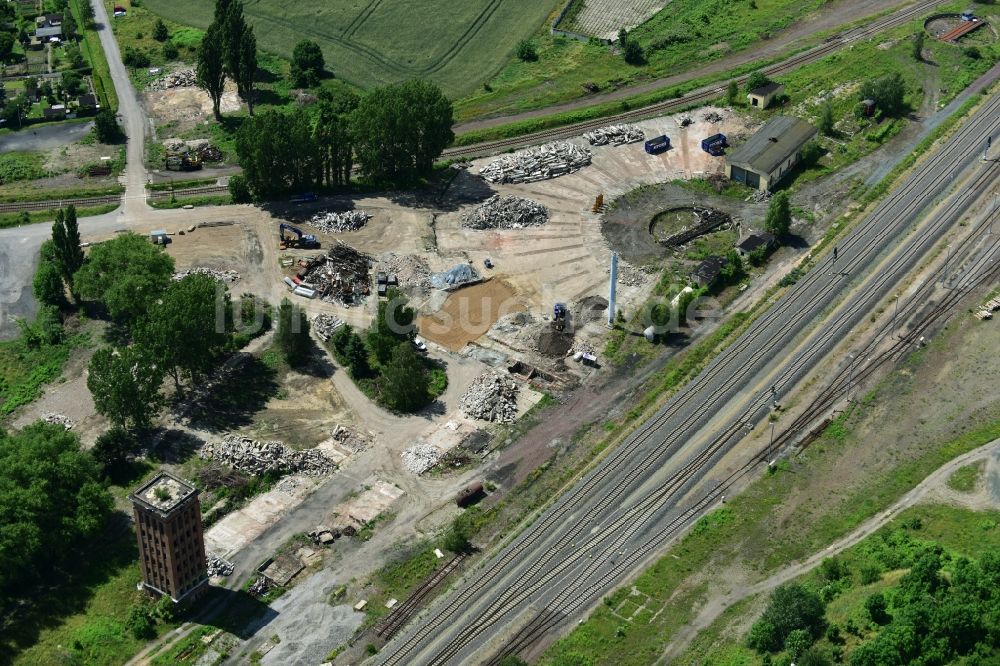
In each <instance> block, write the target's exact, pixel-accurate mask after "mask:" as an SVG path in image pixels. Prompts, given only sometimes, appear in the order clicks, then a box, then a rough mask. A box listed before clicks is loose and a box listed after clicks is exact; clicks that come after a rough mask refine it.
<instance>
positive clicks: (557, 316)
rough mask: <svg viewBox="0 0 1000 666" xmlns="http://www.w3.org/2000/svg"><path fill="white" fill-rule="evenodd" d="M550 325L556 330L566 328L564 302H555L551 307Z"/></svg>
mask: <svg viewBox="0 0 1000 666" xmlns="http://www.w3.org/2000/svg"><path fill="white" fill-rule="evenodd" d="M552 327H553V328H555V329H556V330H557V331H561V330H563V329H564V328H566V304H565V303H556V304H555V307H553V308H552Z"/></svg>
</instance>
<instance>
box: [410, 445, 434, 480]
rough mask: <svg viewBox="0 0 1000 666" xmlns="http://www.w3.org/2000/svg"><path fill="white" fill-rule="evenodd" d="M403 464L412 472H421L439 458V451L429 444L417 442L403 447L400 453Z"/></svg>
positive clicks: (432, 465)
mask: <svg viewBox="0 0 1000 666" xmlns="http://www.w3.org/2000/svg"><path fill="white" fill-rule="evenodd" d="M401 457H402V459H403V465H404V466H405V467H406V469H408V470H409V471H411V472H413V473H414V474H423V473H424V472H426V471H427V470H429V469H430V468H431V467H434V465H437V464H438V460H440V459H441V452H440V451H438V450H437V447H434V446H431V445H430V444H417V445H415V446H411V447H410V448H408V449H404V450H403V453H402V454H401Z"/></svg>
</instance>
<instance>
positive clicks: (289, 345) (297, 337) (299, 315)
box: [274, 298, 312, 368]
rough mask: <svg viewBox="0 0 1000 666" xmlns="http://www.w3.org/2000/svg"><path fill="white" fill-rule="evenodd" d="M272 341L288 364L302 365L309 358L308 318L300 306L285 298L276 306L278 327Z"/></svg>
mask: <svg viewBox="0 0 1000 666" xmlns="http://www.w3.org/2000/svg"><path fill="white" fill-rule="evenodd" d="M274 342H275V344H276V345H277V347H278V350H279V351H280V352H281V354H282V356H284V357H285V361H287V363H288V365H290V366H292V367H293V368H294V367H297V366H300V365H302V364H303V363H304V362H305V361H306V360H307V359H308V358H309V348H310V346H311V345H312V342H311V341H310V338H309V319H308V318H307V317H306V313H305V312H304V311H303V310H302V308H300V307H297V306H295V305H293V304H292V302H291V301H289V300H288V299H287V298H283V299H282V300H281V304H280V305H279V306H278V329H277V331H276V332H275V336H274Z"/></svg>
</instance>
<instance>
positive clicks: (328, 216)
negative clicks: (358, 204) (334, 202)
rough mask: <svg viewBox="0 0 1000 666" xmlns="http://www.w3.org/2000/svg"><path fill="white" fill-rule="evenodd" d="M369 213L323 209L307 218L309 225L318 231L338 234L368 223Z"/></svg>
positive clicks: (355, 229)
mask: <svg viewBox="0 0 1000 666" xmlns="http://www.w3.org/2000/svg"><path fill="white" fill-rule="evenodd" d="M370 219H371V214H370V213H368V212H367V211H363V210H346V211H342V212H339V213H338V212H336V211H324V212H322V213H316V214H315V215H313V216H312V217H310V218H309V225H310V226H312V227H316V228H317V229H319V230H320V231H325V232H327V233H331V234H339V233H343V232H345V231H357V230H358V229H360V228H361V227H363V226H365V224H367V223H368V220H370Z"/></svg>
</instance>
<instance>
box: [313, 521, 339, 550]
mask: <svg viewBox="0 0 1000 666" xmlns="http://www.w3.org/2000/svg"><path fill="white" fill-rule="evenodd" d="M340 534H341V532H340V530H339V529H337V528H336V527H333V528H331V527H326V526H325V525H320V526H318V527H317V528H316V529H314V530H312V531H311V532H306V536H307V537H309V538H310V539H312V542H313V543H314V544H316V545H317V546H329V545H330V544H331V543H333V542H334V541H336V539H337V537H339V536H340Z"/></svg>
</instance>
